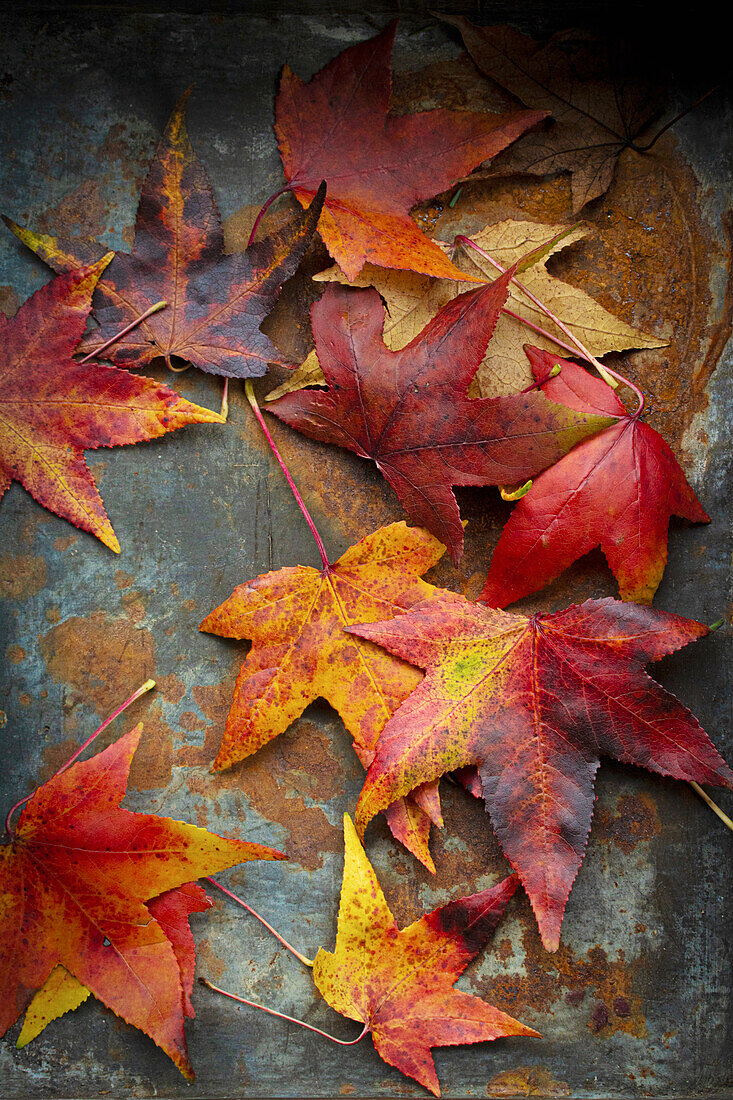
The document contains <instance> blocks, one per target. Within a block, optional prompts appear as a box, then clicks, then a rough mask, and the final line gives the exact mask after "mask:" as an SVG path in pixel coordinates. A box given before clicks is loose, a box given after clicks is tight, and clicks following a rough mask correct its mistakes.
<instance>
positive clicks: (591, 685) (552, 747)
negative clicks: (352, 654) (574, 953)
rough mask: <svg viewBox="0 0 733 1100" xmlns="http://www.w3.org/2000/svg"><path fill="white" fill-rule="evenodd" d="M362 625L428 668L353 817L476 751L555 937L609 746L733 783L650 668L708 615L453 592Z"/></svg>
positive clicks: (657, 764)
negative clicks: (518, 610) (557, 607)
mask: <svg viewBox="0 0 733 1100" xmlns="http://www.w3.org/2000/svg"><path fill="white" fill-rule="evenodd" d="M351 630H352V631H353V632H354V633H356V634H358V635H359V636H360V637H362V638H368V639H369V640H370V641H373V642H376V643H377V644H379V645H382V646H384V647H385V649H387V650H388V651H389V652H390V653H394V654H395V656H398V657H402V658H403V659H404V660H409V661H412V662H413V663H414V664H416V665H418V666H419V667H420V668H424V669H425V670H426V676H425V679H424V680H423V681H422V683H420V684H419V685H418V687H417V688H416V689H415V691H413V693H412V694H411V695H410V697H409V698H408V699H407V700H406V701H405V702H404V703H403V705H402V706H401V707H400V709H399V710H398V711H397V713H396V714H395V715H394V717H393V718H391V719H390V721H389V722H388V723H387V725H386V726H385V728H384V730H383V731H382V734H381V736H380V738H379V743H378V745H377V751H376V755H375V759H374V762H373V764H372V766H371V767H370V769H369V772H368V774H367V778H366V782H365V784H364V789H363V791H362V794H361V797H360V799H359V805H358V807H357V817H356V820H357V825H358V826H359V827H360V828H361V829H363V828H364V827H365V826H366V824H367V822H368V821H369V820H370V818H371V817H372V816H373V815H374V814H375V813H377V812H378V810H380V809H381V808H382V806H384V805H385V804H387V803H388V802H390V801H392V800H393V799H394V798H396V797H398V796H399V795H400V794H402V792H403V791H405V790H408V789H411V788H413V787H414V786H415V785H416V784H417V783H425V782H429V781H431V780H434V779H437V778H438V777H439V776H441V775H443V774H444V773H445V772H449V771H453V770H455V769H461V768H465V767H466V766H467V765H471V764H476V765H478V773H479V777H480V781H481V787H482V793H483V798H484V801H485V802H486V808H487V810H488V812H489V814H490V816H491V821H492V824H493V826H494V829H495V831H496V834H497V836H498V838H499V841H500V843H501V845H502V847H503V849H504V852H505V854H506V856H507V858H508V859H509V861H510V863H511V864H512V866H513V867H514V869H515V870H516V872H517V873H518V875H519V877H520V879H521V880H522V884H523V886H524V888H525V890H526V891H527V894H528V895H529V898H530V901H531V903H532V907H533V909H534V911H535V915H536V917H537V922H538V924H539V927H540V932H541V934H542V940H543V943H544V944H545V946H546V947H547V948H548V950H551V951H554V950H555V949H556V948H557V946H558V944H559V941H560V925H561V922H562V917H563V912H564V910H565V904H566V902H567V899H568V895H569V894H570V889H571V887H572V884H573V881H574V879H575V877H576V875H577V873H578V870H579V868H580V864H581V862H582V859H583V854H584V852H585V846H586V843H587V839H588V833H589V831H590V823H591V814H592V812H593V800H594V792H593V783H594V779H595V774H596V771H597V769H598V765H599V763H600V758H601V756H611V757H613V758H615V759H616V760H621V761H623V762H625V763H627V764H636V765H638V766H639V767H643V768H648V769H649V770H650V771H655V772H658V773H659V774H660V775H669V776H673V777H674V778H676V779H687V780H694V781H696V782H698V783H713V784H717V785H720V786H725V787H733V772H732V771H731V770H730V768H729V767H728V766H727V764H726V763H725V761H724V760H723V759H722V757H721V756H720V755H719V754H718V752H717V751H716V749H715V748H714V746H713V744H712V742H711V741H710V739H709V737H708V735H707V734H706V733H705V731H704V730H703V729H702V728H701V727H700V725H699V724H698V722H697V721H696V719H695V718H694V717H693V715H692V714H691V713H690V712H689V711H688V710H687V709H686V708H685V707H684V706H682V704H681V703H680V702H678V701H677V699H675V698H674V696H673V695H670V694H669V693H668V692H666V691H665V690H664V689H663V688H662V687H660V686H659V685H658V684H656V683H655V682H654V681H653V680H652V679H651V678H650V677H649V676H648V675H647V674H646V673H645V672H644V665H645V664H646V663H647V662H648V661H652V660H658V659H659V658H660V657H663V656H664V655H665V654H667V653H673V652H674V651H675V650H677V649H680V648H681V647H682V646H684V645H687V644H688V642H691V641H694V640H696V639H697V638H701V637H703V636H704V635H705V634H707V633H708V628H707V627H706V626H704V625H703V624H702V623H697V622H694V621H693V620H691V619H683V618H680V617H679V616H677V615H670V614H668V613H667V612H664V611H655V610H653V609H652V608H649V607H643V606H641V605H639V604H629V603H621V602H620V601H618V600H612V599H605V600H587V601H586V602H585V603H584V604H582V605H580V606H573V607H568V608H567V609H566V610H565V611H558V612H556V613H555V614H552V615H533V616H532V617H531V618H530V619H527V618H525V617H524V616H523V615H510V614H508V613H507V612H505V611H494V610H492V609H490V608H485V607H482V606H480V605H478V604H474V603H470V602H469V601H468V600H465V599H464V598H463V597H462V596H458V595H455V594H453V593H445V594H444V595H441V596H436V597H434V598H433V599H432V600H429V601H427V602H425V603H422V604H417V605H416V606H414V607H413V608H411V609H410V610H409V611H407V612H405V613H404V614H403V615H401V616H399V617H398V618H394V619H392V620H390V621H389V622H383V623H372V624H370V625H365V626H358V627H352V628H351Z"/></svg>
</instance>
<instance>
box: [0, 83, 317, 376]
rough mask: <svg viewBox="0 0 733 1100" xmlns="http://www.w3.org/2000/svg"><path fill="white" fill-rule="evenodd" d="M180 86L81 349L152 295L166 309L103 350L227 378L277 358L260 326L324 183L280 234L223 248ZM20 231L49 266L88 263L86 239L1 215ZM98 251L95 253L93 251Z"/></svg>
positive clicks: (135, 313)
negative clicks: (178, 362)
mask: <svg viewBox="0 0 733 1100" xmlns="http://www.w3.org/2000/svg"><path fill="white" fill-rule="evenodd" d="M188 94H189V93H188V92H187V93H186V94H185V95H184V96H183V97H182V98H181V100H180V101H179V103H178V105H177V107H176V109H175V110H174V112H173V114H172V116H171V118H170V121H169V123H168V125H167V127H166V131H165V134H164V135H163V138H162V139H161V142H160V145H159V146H158V150H157V153H156V156H155V158H154V160H153V163H152V165H151V166H150V170H149V172H148V175H147V178H146V180H145V183H144V184H143V189H142V192H141V194H140V203H139V205H138V210H137V221H136V223H135V244H134V247H133V249H132V252H131V253H130V254H128V253H125V252H117V253H116V254H115V257H114V259H113V260H112V263H111V264H110V265H109V268H108V269H107V271H106V272H105V275H104V278H103V279H101V280H100V282H99V285H98V287H97V291H96V294H95V297H94V302H93V309H94V316H95V317H96V319H97V320H98V321H99V328H96V329H94V331H93V332H91V333H90V334H89V335H88V336H87V337H86V339H85V340H84V342H83V344H82V345H81V347H80V349H79V350H80V351H84V352H86V353H94V352H95V351H96V349H97V348H99V347H101V345H102V344H103V343H105V342H106V341H107V340H108V339H109V338H110V337H111V336H114V335H115V334H116V333H117V332H119V331H120V330H121V329H122V328H124V327H125V326H126V325H128V324H129V323H130V322H131V321H134V320H135V319H136V318H137V317H140V316H141V314H143V313H145V311H146V310H147V309H149V308H150V306H152V305H154V304H155V303H156V302H159V301H166V302H168V306H167V308H166V309H164V310H162V311H161V312H160V313H155V314H154V315H153V316H151V317H149V318H148V319H147V320H145V321H143V322H142V323H141V324H140V325H139V326H138V327H137V328H135V329H134V330H133V331H132V332H129V333H128V334H127V335H126V336H123V337H122V339H121V340H118V341H117V343H115V344H113V345H112V347H110V348H109V349H108V350H107V351H105V352H104V353H103V354H104V357H105V358H107V359H111V360H112V362H113V363H115V364H116V365H117V366H120V367H127V368H139V367H144V366H146V365H147V364H148V363H149V362H150V361H151V360H152V359H155V358H157V357H158V356H164V357H165V359H166V360H167V361H168V362H170V359H171V356H178V357H179V358H181V359H185V360H187V361H188V362H189V363H192V364H193V365H194V366H196V367H198V368H199V369H200V370H204V371H208V372H210V373H212V374H221V375H228V376H230V377H232V378H252V377H259V376H260V375H263V374H264V373H265V372H266V370H267V364H268V362H279V361H282V359H281V356H280V353H279V352H278V350H277V348H276V347H275V346H274V344H273V343H272V342H271V340H270V339H269V337H268V336H265V334H264V333H263V332H261V331H260V325H261V324H262V322H263V321H264V319H265V317H266V316H267V314H268V313H269V312H270V310H271V309H272V308H273V306H274V305H275V302H276V301H277V298H278V296H279V294H280V289H281V287H282V284H283V283H284V282H285V280H286V279H289V278H290V276H291V275H293V274H294V273H295V271H296V269H297V267H298V264H299V263H300V261H301V259H302V257H303V255H304V253H305V250H306V248H307V247H308V244H309V243H310V240H311V237H312V236H313V233H314V231H315V228H316V225H317V223H318V218H319V215H320V213H321V207H322V203H323V197H324V195H325V187H322V186H320V181H319V182H318V183H317V184H316V185H315V187H314V196H313V201H312V203H311V205H310V206H309V208H308V209H307V210H305V211H303V213H302V214H300V215H299V216H298V217H296V218H294V219H293V220H292V221H291V222H289V223H288V224H287V225H285V226H284V227H283V228H282V229H281V230H280V231H279V232H277V233H274V234H272V235H271V236H269V237H265V238H264V239H263V240H261V241H258V242H256V243H255V244H252V245H250V247H249V248H247V249H246V250H245V251H244V252H235V253H232V254H229V255H227V254H226V253H225V252H224V234H223V231H222V227H221V217H220V215H219V210H218V207H217V205H216V200H215V199H214V194H213V191H212V189H211V184H210V182H209V178H208V176H207V174H206V170H205V168H204V166H203V164H202V163H201V161H200V160H199V158H198V157H197V156H196V153H195V152H194V150H193V147H192V146H191V142H190V141H189V138H188V133H187V131H186V123H185V111H186V102H187V100H188ZM5 222H6V224H7V225H9V226H10V228H11V229H12V230H13V232H15V233H16V235H17V236H18V237H20V239H21V240H22V241H23V242H24V243H25V244H27V245H28V247H29V248H32V249H33V251H34V252H36V253H38V255H39V256H40V257H41V258H42V259H43V260H45V261H46V263H48V264H49V265H50V266H51V267H52V268H53V269H54V271H60V272H66V271H70V270H72V269H73V268H76V267H80V266H82V264H84V263H87V262H89V259H90V256H92V255H93V254H94V252H95V250H99V251H101V249H100V247H99V246H97V245H95V244H94V243H93V242H87V241H81V242H80V241H77V240H76V239H73V238H70V239H68V240H65V239H61V238H55V237H48V236H43V235H39V234H36V233H33V232H32V231H31V230H28V229H23V228H21V227H20V226H18V225H16V223H15V222H12V221H11V220H10V219H9V218H5ZM95 258H97V257H95Z"/></svg>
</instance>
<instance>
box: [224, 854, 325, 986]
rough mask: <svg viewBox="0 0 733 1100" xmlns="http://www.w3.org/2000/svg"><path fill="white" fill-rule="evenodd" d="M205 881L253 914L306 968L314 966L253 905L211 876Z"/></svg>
mask: <svg viewBox="0 0 733 1100" xmlns="http://www.w3.org/2000/svg"><path fill="white" fill-rule="evenodd" d="M204 881H205V882H208V883H209V884H210V885H211V886H216V888H217V890H221V892H222V894H226V896H227V897H228V898H231V899H232V901H236V903H237V905H241V906H242V908H243V909H246V910H247V912H248V913H251V914H252V916H253V917H256V918H257V920H258V921H259V922H260V924H264V926H265V928H266V929H267V931H268V932H270V933H271V934H272V935H273V936H274V937H275V939H276V940H279V941H280V943H281V944H282V945H283V947H286V948H287V949H288V951H289V952H290V953H291V955H295V957H296V959H298V960H299V961H300V962H302V963H303V965H304V966H311V967H312V966H313V959H307V958H306V957H305V955H301V953H300V951H296V949H295V948H294V947H293V945H292V944H291V943H288V941H287V940H286V939H284V938H283V936H281V935H280V933H279V932H276V931H275V929H274V928H273V927H272V925H271V924H268V923H267V921H266V920H265V918H264V917H261V916H260V914H259V913H258V912H257V911H256V910H255V909H253V908H252V906H251V905H247V902H246V901H242V899H241V898H238V897H237V895H236V894H233V893H232V892H231V890H227V888H226V886H222V885H221V883H220V882H217V881H216V879H215V878H209V876H208V875H207V876H206V878H205V879H204Z"/></svg>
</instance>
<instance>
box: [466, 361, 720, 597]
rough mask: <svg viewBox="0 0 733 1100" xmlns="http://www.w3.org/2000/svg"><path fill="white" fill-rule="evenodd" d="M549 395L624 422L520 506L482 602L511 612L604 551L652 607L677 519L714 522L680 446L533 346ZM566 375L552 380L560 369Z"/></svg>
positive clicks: (600, 386) (625, 589)
mask: <svg viewBox="0 0 733 1100" xmlns="http://www.w3.org/2000/svg"><path fill="white" fill-rule="evenodd" d="M527 355H528V357H529V361H530V363H531V364H532V370H533V372H534V375H535V378H536V379H537V380H538V381H541V380H542V379H549V380H548V381H546V382H545V384H544V385H543V387H542V388H543V390H544V392H545V393H546V394H547V395H548V397H550V398H551V400H553V401H558V402H559V403H560V404H562V405H566V406H567V407H568V408H571V409H576V410H577V411H578V412H587V413H590V412H593V413H609V414H611V415H612V416H616V417H618V418H619V419H618V420H617V422H616V423H615V424H613V425H611V427H609V428H606V429H605V430H604V431H603V432H601V433H600V434H599V435H597V436H595V437H594V438H593V439H587V440H585V441H584V442H583V443H581V444H580V445H579V446H578V447H575V448H574V449H573V450H572V451H570V453H569V454H567V455H565V457H564V458H561V459H560V461H559V462H558V463H557V465H555V466H553V467H552V468H551V469H549V470H545V471H544V473H542V474H540V475H539V477H537V478H536V479H535V481H534V483H533V485H532V488H531V489H530V490H529V492H528V493H527V494H526V496H523V497H522V499H521V500H520V501H519V502H518V503H517V505H516V506H515V508H514V511H513V512H512V514H511V516H510V518H509V521H508V522H507V524H506V526H505V527H504V530H503V531H502V533H501V537H500V539H499V542H498V544H497V547H496V550H495V551H494V556H493V558H492V560H491V568H490V569H489V575H488V578H487V580H486V585H485V587H484V590H483V592H482V593H481V596H480V597H479V598H480V599H481V600H482V601H484V602H485V603H488V604H491V606H492V607H504V606H505V605H506V604H509V603H514V601H515V600H519V599H521V598H522V597H523V596H527V595H528V594H529V593H530V592H534V591H536V590H537V589H538V588H542V586H543V585H545V584H547V583H548V582H549V581H551V580H552V579H553V577H556V576H557V575H558V574H559V573H561V572H562V571H563V570H564V569H567V567H568V566H569V565H571V564H572V563H573V562H574V561H576V560H577V559H578V558H579V557H581V556H582V555H583V554H587V553H588V551H590V550H592V549H594V547H596V546H600V548H601V550H602V551H603V553H604V554H605V556H606V560H607V561H608V564H609V565H610V567H611V569H612V570H613V573H614V575H615V577H616V579H617V580H618V583H619V589H620V592H621V598H622V599H624V600H636V601H637V602H640V603H648V602H651V600H652V598H653V596H654V593H655V592H656V590H657V587H658V585H659V582H660V580H661V579H662V574H663V572H664V567H665V565H666V563H667V529H668V527H669V520H670V517H671V516H673V515H675V516H681V517H683V518H685V519H689V520H692V521H693V522H695V523H708V522H709V521H710V517H709V516H708V515H707V513H706V512H705V511H704V510H703V508H702V505H701V504H700V502H699V500H698V499H697V497H696V496H695V493H694V491H693V489H692V487H691V486H690V485H689V483H688V481H687V478H686V477H685V475H684V472H683V471H682V469H681V467H680V465H679V463H678V462H677V459H676V458H675V456H674V454H673V453H672V451H671V449H670V447H669V446H668V444H667V443H665V441H664V439H662V437H661V435H659V433H658V432H655V431H654V429H653V428H651V427H650V426H649V425H648V424H645V423H644V421H643V420H641V419H640V417H639V415H638V414H636V413H634V414H631V415H630V414H629V413H628V412H627V411H626V409H625V407H624V406H623V405H622V403H621V401H620V400H619V399H618V397H617V396H616V394H615V393H614V392H613V390H612V389H611V387H610V386H608V385H606V383H605V382H604V381H603V380H602V379H600V378H595V377H594V376H593V375H591V374H589V373H588V371H586V370H584V369H583V368H582V367H579V366H578V365H577V364H576V363H573V362H570V361H568V360H565V359H559V360H558V358H557V356H553V355H550V354H549V353H547V352H544V351H540V350H538V349H537V348H531V347H528V348H527ZM557 363H560V365H561V368H562V369H561V372H560V374H559V375H557V376H556V377H555V378H549V374H550V370H551V369H552V367H553V366H554V365H555V364H557Z"/></svg>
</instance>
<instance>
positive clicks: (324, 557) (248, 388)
mask: <svg viewBox="0 0 733 1100" xmlns="http://www.w3.org/2000/svg"><path fill="white" fill-rule="evenodd" d="M244 392H245V393H246V394H247V400H248V401H249V403H250V405H251V406H252V411H253V412H254V414H255V416H256V417H257V420H258V422H259V425H260V427H261V428H262V431H263V432H264V433H265V438H266V440H267V442H268V443H269V444H270V448H271V450H272V453H273V454H274V456H275V458H276V459H277V460H278V462H279V463H280V468H281V469H282V472H283V473H284V474H285V477H286V478H287V481H288V485H289V486H290V488H291V489H292V492H293V496H294V497H295V499H296V500H297V502H298V507H299V508H300V510H301V512H302V513H303V515H304V517H305V522H306V523H307V524H308V526H309V527H310V529H311V534H312V535H313V538H314V539H315V540H316V546H317V547H318V552H319V553H320V555H321V561H322V562H323V568H324V569H325V571H326V572H327V573H329V572H330V571H331V563H330V561H329V560H328V554H327V553H326V547H325V546H324V544H323V539H322V538H321V536H320V535H319V534H318V528H317V527H316V525H315V523H314V522H313V520H312V519H311V514H310V512H309V511H308V509H307V508H306V506H305V501H304V500H303V498H302V496H301V495H300V493H299V492H298V486H297V485H296V484H295V482H294V481H293V479H292V477H291V475H290V470H288V468H287V466H286V465H285V462H284V460H283V458H282V456H281V454H280V452H279V451H278V449H277V447H276V445H275V440H274V439H273V438H272V436H271V435H270V430H269V428H268V427H267V424H266V423H265V418H264V416H263V415H262V410H261V409H260V406H259V405H258V404H257V398H256V397H255V391H254V390H253V389H252V383H251V382H250V380H249V379H247V381H246V382H245V383H244Z"/></svg>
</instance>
